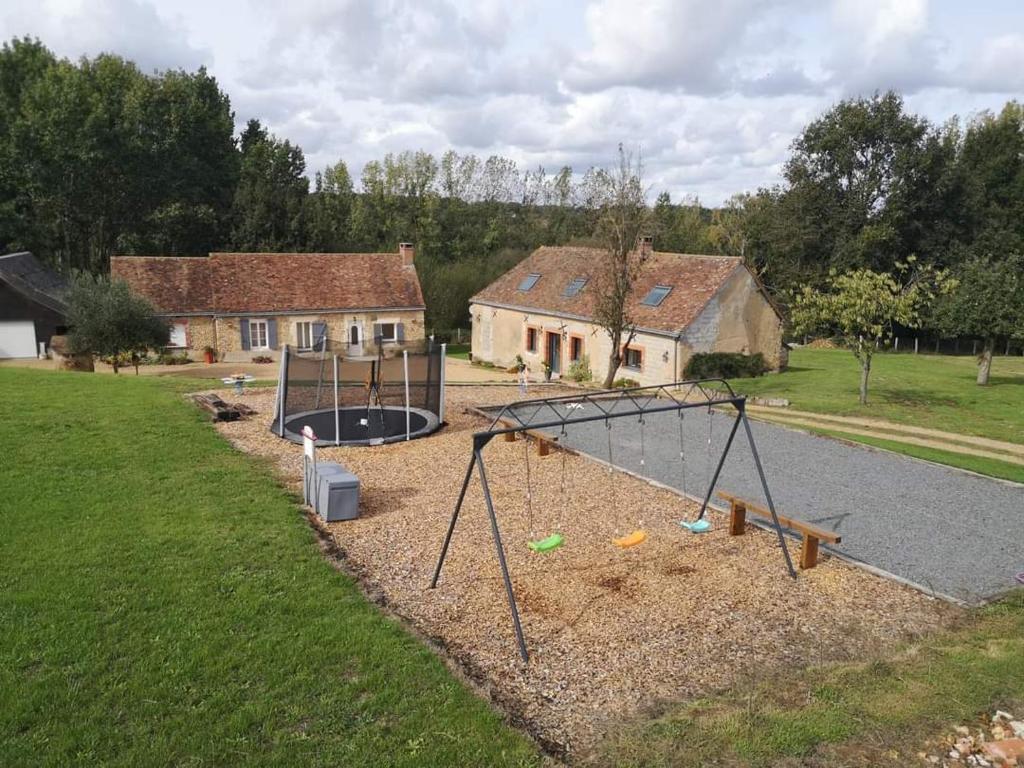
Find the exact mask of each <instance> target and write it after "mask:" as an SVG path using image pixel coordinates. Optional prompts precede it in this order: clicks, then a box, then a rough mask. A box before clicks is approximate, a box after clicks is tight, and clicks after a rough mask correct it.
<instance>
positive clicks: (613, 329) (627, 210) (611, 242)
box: [586, 145, 650, 389]
mask: <svg viewBox="0 0 1024 768" xmlns="http://www.w3.org/2000/svg"><path fill="white" fill-rule="evenodd" d="M586 186H587V190H586V197H587V200H588V203H589V206H590V207H591V209H592V211H593V212H594V214H595V216H596V226H595V235H596V237H597V238H598V239H599V241H600V242H601V244H602V246H603V247H604V251H605V253H604V258H603V260H602V261H601V263H599V264H598V265H596V269H597V275H596V277H595V281H594V282H595V285H594V291H595V295H596V303H595V306H594V320H595V321H596V322H597V324H598V325H600V326H601V328H603V329H604V331H605V333H607V334H608V338H609V339H610V340H611V343H612V344H611V347H612V348H611V352H610V353H609V355H608V372H607V373H606V374H605V378H604V386H605V388H606V389H607V388H609V387H611V386H612V385H613V384H614V383H615V374H616V373H617V372H618V370H619V366H621V365H622V355H623V350H624V348H625V347H627V346H629V343H630V342H631V341H632V340H633V337H634V336H635V335H636V324H635V323H634V321H633V318H632V316H631V314H630V308H629V305H630V301H631V299H632V295H633V284H634V283H635V282H636V279H637V277H638V276H639V274H640V271H641V270H642V269H643V266H644V263H645V262H646V260H647V253H646V251H644V250H643V249H641V248H639V247H638V241H639V239H640V236H641V234H643V232H644V228H645V227H646V226H647V224H648V220H649V218H650V211H649V210H648V208H647V203H646V200H645V197H646V195H645V190H644V186H643V181H642V168H641V167H640V165H639V163H636V164H635V163H634V162H633V158H632V157H631V156H630V155H629V154H628V153H627V152H626V151H625V150H624V149H623V148H622V146H621V145H620V146H619V165H618V168H616V169H615V170H613V171H607V170H603V169H601V170H595V171H593V172H592V173H589V174H588V179H587V181H586Z"/></svg>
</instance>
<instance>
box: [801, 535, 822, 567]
mask: <svg viewBox="0 0 1024 768" xmlns="http://www.w3.org/2000/svg"><path fill="white" fill-rule="evenodd" d="M817 564H818V537H817V536H808V535H806V534H804V543H803V546H802V547H801V548H800V569H801V570H807V569H808V568H813V567H814V566H816V565H817Z"/></svg>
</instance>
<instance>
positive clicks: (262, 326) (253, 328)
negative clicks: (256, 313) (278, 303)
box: [249, 320, 270, 349]
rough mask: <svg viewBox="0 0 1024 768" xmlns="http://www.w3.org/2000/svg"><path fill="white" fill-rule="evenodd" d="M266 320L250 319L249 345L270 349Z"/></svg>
mask: <svg viewBox="0 0 1024 768" xmlns="http://www.w3.org/2000/svg"><path fill="white" fill-rule="evenodd" d="M269 339H270V337H269V335H268V334H267V321H266V320H250V321H249V346H250V347H252V348H253V349H270V340H269Z"/></svg>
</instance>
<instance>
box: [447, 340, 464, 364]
mask: <svg viewBox="0 0 1024 768" xmlns="http://www.w3.org/2000/svg"><path fill="white" fill-rule="evenodd" d="M445 354H447V356H448V357H454V358H457V359H459V360H469V344H449V345H448V346H447V347H446V348H445Z"/></svg>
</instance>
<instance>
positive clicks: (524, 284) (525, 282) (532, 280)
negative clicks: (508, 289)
mask: <svg viewBox="0 0 1024 768" xmlns="http://www.w3.org/2000/svg"><path fill="white" fill-rule="evenodd" d="M538 280H540V275H539V274H538V273H537V272H531V273H530V274H528V275H527V276H526V277H524V278H523V279H522V281H521V282H520V283H519V288H517V289H516V290H519V291H522V292H523V293H525V292H526V291H528V290H530V289H531V288H533V286H535V285H536V284H537V281H538Z"/></svg>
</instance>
